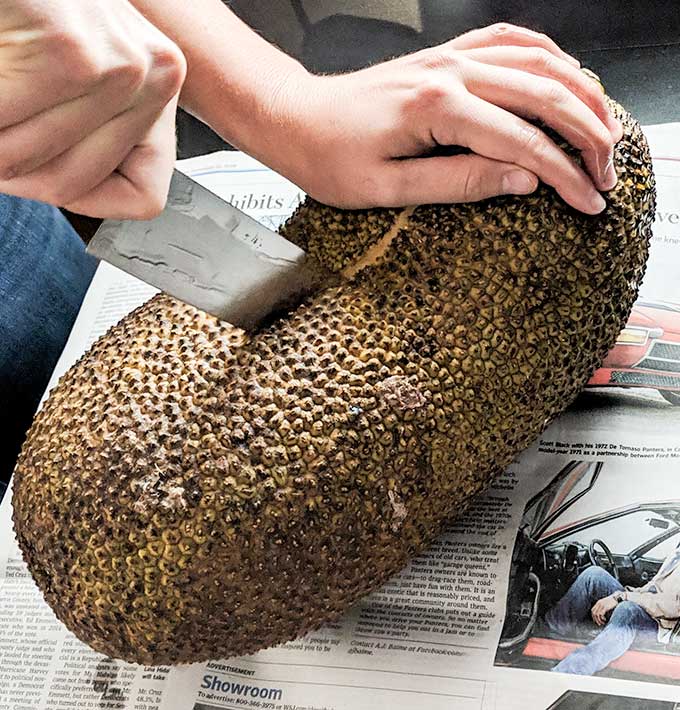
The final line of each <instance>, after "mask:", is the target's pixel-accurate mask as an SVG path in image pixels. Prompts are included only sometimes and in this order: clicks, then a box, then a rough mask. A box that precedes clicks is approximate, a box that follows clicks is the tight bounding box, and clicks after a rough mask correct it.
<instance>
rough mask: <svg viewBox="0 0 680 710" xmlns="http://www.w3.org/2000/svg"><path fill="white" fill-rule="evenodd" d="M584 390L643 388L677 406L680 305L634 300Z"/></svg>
mask: <svg viewBox="0 0 680 710" xmlns="http://www.w3.org/2000/svg"><path fill="white" fill-rule="evenodd" d="M587 386H588V387H591V388H592V387H636V388H639V387H646V388H651V389H655V390H657V391H658V392H659V394H660V395H661V396H662V397H663V398H664V399H665V400H666V401H667V402H670V404H672V405H674V406H680V304H678V303H668V302H663V301H647V300H638V301H637V303H636V304H635V306H634V307H633V310H632V312H631V314H630V317H629V319H628V323H627V324H626V327H625V328H624V329H623V330H622V331H621V334H620V335H619V337H618V339H617V341H616V344H615V345H614V347H613V348H612V349H611V350H610V351H609V354H608V355H607V357H606V359H605V361H604V363H603V364H602V367H600V368H599V369H598V370H597V371H596V372H595V373H594V375H593V376H592V377H591V379H590V381H589V382H588V385H587Z"/></svg>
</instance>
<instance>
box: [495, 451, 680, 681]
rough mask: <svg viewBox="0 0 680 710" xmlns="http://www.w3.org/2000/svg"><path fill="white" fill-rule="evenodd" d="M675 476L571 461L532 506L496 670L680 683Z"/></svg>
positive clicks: (646, 467) (657, 467)
mask: <svg viewBox="0 0 680 710" xmlns="http://www.w3.org/2000/svg"><path fill="white" fill-rule="evenodd" d="M676 467H677V464H675V465H673V463H672V462H668V463H666V464H663V465H661V464H659V463H657V462H654V463H653V464H650V463H649V462H645V463H644V464H643V463H641V462H634V463H632V464H631V462H628V463H625V464H622V463H619V462H605V463H603V462H596V461H571V462H570V463H569V464H568V465H566V466H565V467H563V468H562V469H561V470H560V471H559V472H558V473H557V474H556V475H555V476H553V478H552V480H551V481H550V483H549V484H548V485H547V486H545V488H543V490H541V491H540V492H539V493H538V494H536V495H535V496H534V497H533V498H532V499H531V500H530V501H529V502H528V504H527V506H526V508H525V510H524V515H523V517H522V522H521V525H520V528H519V531H518V534H517V538H516V543H515V547H514V550H513V556H512V564H511V571H510V580H509V585H508V597H507V600H506V614H505V621H504V626H503V631H502V633H501V639H500V642H499V644H498V648H497V652H496V661H495V662H496V665H500V666H513V667H516V668H526V669H533V670H546V671H558V672H562V673H577V674H581V675H595V674H597V675H602V676H607V677H614V678H627V679H632V680H654V681H656V682H661V683H671V684H680V603H679V602H678V589H680V498H676V499H670V498H669V494H670V495H673V493H675V492H676V490H677V487H676V486H674V481H675V475H676ZM676 495H677V493H676ZM668 599H671V602H672V603H671V604H664V603H663V602H665V601H667V600H668ZM673 600H674V601H673ZM661 607H664V608H663V609H661ZM670 607H673V608H672V609H671V608H670ZM598 609H599V611H598ZM598 614H599V616H598ZM598 618H599V622H598Z"/></svg>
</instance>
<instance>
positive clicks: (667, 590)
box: [545, 544, 680, 675]
mask: <svg viewBox="0 0 680 710" xmlns="http://www.w3.org/2000/svg"><path fill="white" fill-rule="evenodd" d="M589 616H590V617H591V618H592V620H593V621H594V622H595V624H597V626H601V627H604V628H603V629H602V631H601V632H600V633H599V634H598V635H597V636H596V638H595V639H594V640H593V641H591V642H590V643H589V644H587V645H586V646H584V647H582V648H578V649H577V650H575V651H573V652H572V653H570V654H569V655H568V656H567V657H566V658H564V659H562V661H560V662H559V663H558V664H557V665H556V666H555V667H554V668H553V669H552V670H553V671H556V672H558V673H574V674H579V675H592V674H593V673H596V672H597V671H600V670H602V669H603V668H606V667H607V666H608V665H609V664H610V663H611V662H612V661H614V660H615V659H617V658H618V657H619V656H621V655H623V654H624V653H625V652H626V651H627V650H628V649H629V648H630V646H631V645H632V643H633V641H634V640H635V639H636V638H638V637H640V636H647V637H649V636H652V638H653V637H654V636H656V638H657V640H658V641H659V642H661V643H668V642H669V641H670V640H671V638H672V636H673V635H674V632H675V631H676V629H677V627H679V626H680V544H678V546H677V547H676V548H675V550H674V551H673V552H672V553H671V554H670V555H669V556H668V557H667V558H666V560H665V561H664V563H663V564H662V565H661V567H660V568H659V571H658V572H657V573H656V575H655V576H654V577H653V578H652V579H651V580H650V581H649V582H648V583H647V584H645V585H644V586H643V587H629V588H624V587H623V586H622V585H621V584H620V582H618V580H616V579H615V578H614V577H613V576H612V575H611V574H609V572H607V571H606V570H604V569H603V568H602V567H598V566H592V567H588V568H587V569H585V570H584V571H583V572H581V574H579V576H578V577H577V578H576V580H575V581H574V583H573V584H572V585H571V587H570V588H569V590H568V591H567V593H566V594H565V595H564V596H563V597H562V599H560V601H559V602H557V604H556V605H555V606H554V607H553V608H552V609H551V610H550V611H549V612H548V613H547V614H546V616H545V622H546V624H547V626H548V628H549V629H550V630H551V631H552V632H553V633H556V634H560V635H568V634H569V631H570V629H571V628H572V627H573V626H574V625H577V624H581V623H583V621H585V620H586V619H587V618H588V617H589Z"/></svg>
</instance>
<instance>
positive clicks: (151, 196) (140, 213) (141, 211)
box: [131, 192, 167, 220]
mask: <svg viewBox="0 0 680 710" xmlns="http://www.w3.org/2000/svg"><path fill="white" fill-rule="evenodd" d="M166 202H167V196H166V195H164V194H160V193H153V192H149V193H145V194H144V195H142V196H141V198H140V200H139V201H138V202H137V204H136V205H133V207H132V211H133V212H132V215H131V217H132V218H133V219H140V220H148V219H155V218H156V217H158V215H160V213H161V212H162V211H163V210H164V209H165V204H166Z"/></svg>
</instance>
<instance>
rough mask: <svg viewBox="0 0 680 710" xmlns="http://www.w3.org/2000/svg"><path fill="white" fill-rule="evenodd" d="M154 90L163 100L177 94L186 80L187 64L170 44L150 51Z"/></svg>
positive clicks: (176, 48) (182, 56)
mask: <svg viewBox="0 0 680 710" xmlns="http://www.w3.org/2000/svg"><path fill="white" fill-rule="evenodd" d="M151 56H152V72H153V75H154V88H155V89H156V91H157V92H158V93H159V94H160V95H162V96H163V97H164V98H167V99H170V98H172V97H173V96H175V94H177V93H178V92H179V91H180V89H181V88H182V85H183V84H184V80H185V78H186V73H187V63H186V59H185V57H184V54H183V53H182V52H181V51H180V49H179V48H178V47H177V46H176V45H174V44H172V43H169V42H168V43H165V44H163V45H161V46H158V47H156V48H154V49H153V50H152V53H151Z"/></svg>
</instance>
